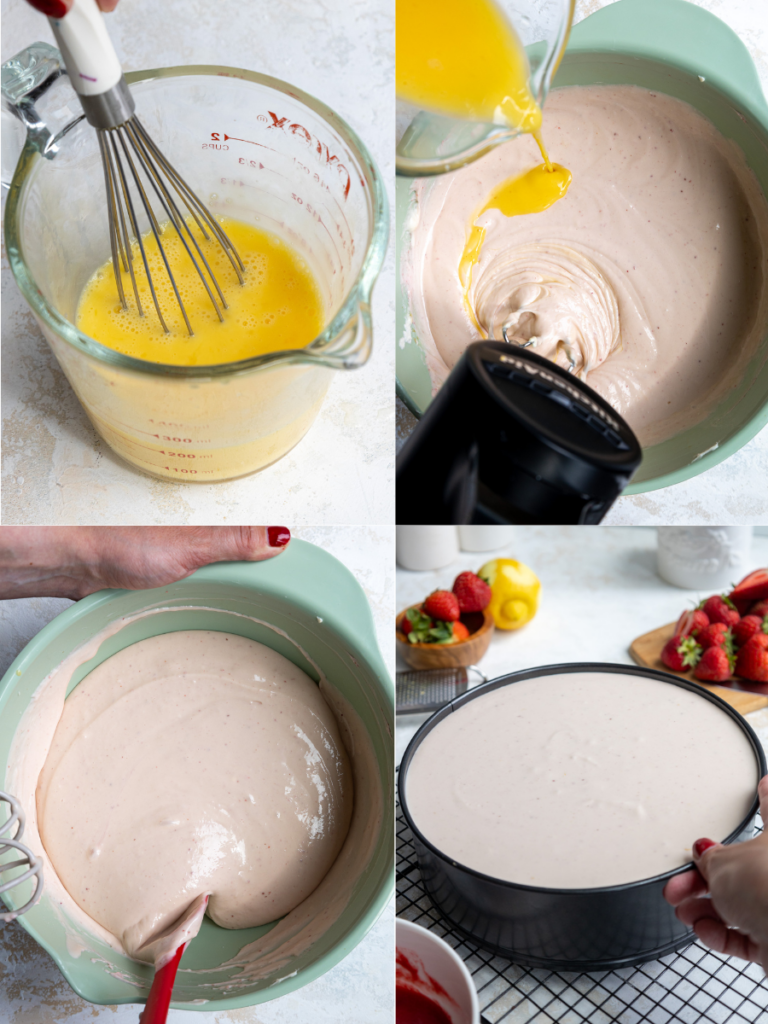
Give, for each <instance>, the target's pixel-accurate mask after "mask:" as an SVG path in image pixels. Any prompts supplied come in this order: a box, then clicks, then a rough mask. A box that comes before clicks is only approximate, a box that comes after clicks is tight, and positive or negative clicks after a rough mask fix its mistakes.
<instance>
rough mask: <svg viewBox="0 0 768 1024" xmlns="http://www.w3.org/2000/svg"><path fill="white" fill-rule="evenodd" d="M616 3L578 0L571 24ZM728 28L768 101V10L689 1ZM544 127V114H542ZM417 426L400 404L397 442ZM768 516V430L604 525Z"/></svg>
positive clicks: (722, 0) (638, 498)
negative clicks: (710, 466)
mask: <svg viewBox="0 0 768 1024" xmlns="http://www.w3.org/2000/svg"><path fill="white" fill-rule="evenodd" d="M613 2H615V0H576V14H575V17H574V24H575V23H577V22H579V21H582V20H583V19H584V18H586V17H587V16H588V15H589V14H592V13H594V12H595V11H598V10H600V9H601V8H603V7H607V6H608V4H609V3H613ZM692 2H693V3H696V4H698V6H699V7H703V8H704V9H705V10H707V11H710V12H711V13H712V14H714V15H716V16H717V17H718V18H720V19H721V20H722V21H724V22H725V23H726V24H727V25H729V26H730V27H731V28H732V29H733V30H734V31H735V32H736V33H737V34H738V35H739V36H740V37H741V39H742V41H743V42H744V44H745V45H746V47H747V49H748V50H749V53H750V56H751V57H752V60H753V61H754V62H755V66H756V67H757V71H758V74H759V76H760V81H761V83H762V86H763V91H764V92H765V93H766V95H768V4H766V3H765V0H692ZM545 121H546V114H545ZM414 425H415V420H414V418H413V417H412V416H411V414H410V413H409V412H408V410H407V409H406V408H405V406H404V405H403V404H402V402H400V401H399V400H398V403H397V440H398V444H402V443H403V441H404V440H405V437H407V435H408V434H409V433H410V431H411V430H412V429H413V426H414ZM767 511H768V427H764V428H763V429H762V430H761V431H760V433H759V434H758V435H757V436H756V437H754V438H753V439H752V440H751V441H750V442H749V443H748V444H746V445H745V446H744V447H743V448H742V449H741V450H740V451H738V452H737V453H736V454H734V455H732V456H731V457H730V458H729V459H726V460H725V461H724V462H721V463H720V464H719V465H718V466H715V467H714V468H713V469H710V470H708V471H707V472H706V473H701V474H699V475H698V476H696V477H694V478H693V479H691V480H686V481H685V482H684V483H681V484H676V485H675V486H674V487H665V488H662V489H660V490H656V491H649V492H647V493H646V494H636V495H628V496H625V497H621V498H619V499H618V501H617V502H616V503H615V505H614V506H613V508H612V509H611V510H610V511H609V512H608V514H607V516H606V517H605V519H604V520H603V522H604V523H605V524H606V525H607V524H611V525H616V526H632V525H637V526H641V525H648V526H658V525H662V524H669V523H708V524H709V523H711V524H713V525H722V524H732V523H733V524H751V523H755V522H759V521H760V519H761V516H762V517H764V516H765V514H766V512H767Z"/></svg>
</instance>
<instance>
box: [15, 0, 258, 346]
mask: <svg viewBox="0 0 768 1024" xmlns="http://www.w3.org/2000/svg"><path fill="white" fill-rule="evenodd" d="M32 3H33V5H35V6H37V5H36V4H35V3H34V0H32ZM49 20H50V23H51V27H52V29H53V33H54V35H55V36H56V41H57V42H58V44H59V48H60V50H61V54H62V56H63V58H64V63H65V64H66V67H67V72H68V73H69V77H70V79H71V82H72V85H73V87H74V89H75V91H76V92H77V94H78V97H79V99H80V102H81V104H82V107H83V111H84V113H85V116H86V119H87V120H88V122H89V124H91V125H93V127H94V128H96V129H97V132H98V138H99V148H100V150H101V158H102V163H103V166H104V180H105V183H106V192H107V211H108V217H109V239H110V246H111V249H112V267H113V269H114V274H115V282H116V284H117V291H118V295H119V297H120V302H121V304H122V307H123V309H128V303H127V301H126V297H125V290H124V288H123V274H127V275H128V276H129V277H130V281H131V285H132V289H133V295H134V298H135V301H136V309H137V311H138V313H139V315H140V316H143V315H144V310H143V308H142V303H141V299H140V297H139V287H138V285H137V280H136V270H135V267H134V254H135V250H134V242H133V241H132V239H133V240H135V249H138V252H139V254H140V255H141V261H142V263H143V267H144V272H145V274H146V280H147V284H148V286H149V291H150V294H151V296H152V301H153V303H154V306H155V310H156V312H157V315H158V317H159V319H160V323H161V324H162V327H163V330H164V331H165V333H166V334H168V333H170V331H169V328H168V325H167V323H166V319H165V318H164V317H163V313H162V311H161V309H160V303H159V301H158V298H157V292H156V288H155V282H154V281H153V279H152V273H151V271H150V265H149V261H148V259H147V254H146V251H145V247H144V242H143V240H142V233H141V230H140V228H139V219H138V216H137V211H141V210H143V212H144V215H145V216H146V219H147V220H148V222H149V227H150V229H151V231H152V234H153V235H154V238H155V241H156V243H157V247H158V251H159V254H160V257H161V259H162V263H163V265H164V267H165V271H166V273H167V274H168V278H169V280H170V284H171V287H172V289H173V293H174V295H175V297H176V301H177V302H178V305H179V309H180V310H181V314H182V316H183V318H184V323H185V324H186V327H187V330H188V332H189V334H190V335H192V334H194V331H193V330H192V324H191V323H190V321H189V317H188V316H187V311H186V309H185V308H184V303H183V301H182V297H181V295H180V293H179V289H178V287H177V284H176V280H175V278H174V276H173V272H172V270H171V265H170V263H169V260H168V256H167V254H166V251H165V249H164V248H163V244H162V241H161V236H162V234H163V230H164V225H166V224H169V225H172V226H173V228H174V229H175V230H176V232H177V234H178V237H179V238H180V240H181V242H182V244H183V246H184V249H185V250H186V252H187V255H188V256H189V258H190V259H191V260H192V263H193V264H194V267H195V269H196V270H197V273H198V275H199V277H200V280H201V281H202V283H203V285H204V286H205V290H206V292H207V293H208V297H209V298H210V300H211V303H212V304H213V307H214V309H215V311H216V313H217V314H218V317H219V320H220V321H223V319H224V315H223V312H222V309H226V308H227V302H226V300H225V298H224V293H223V292H222V290H221V287H220V285H219V283H218V281H217V280H216V278H215V276H214V274H213V272H212V271H211V268H210V265H209V263H208V260H207V259H206V257H205V255H204V253H203V250H202V248H201V246H200V243H199V241H198V238H197V237H196V236H195V233H194V231H193V230H192V225H191V223H190V222H191V221H194V223H195V224H196V225H197V228H198V230H199V232H200V235H201V236H202V238H203V239H205V240H206V241H208V240H209V239H211V238H213V239H215V240H216V241H217V242H218V243H219V244H220V245H221V247H222V248H223V249H224V252H225V253H226V255H227V256H228V257H229V260H230V262H231V264H232V267H233V269H234V271H235V273H236V274H237V277H238V280H239V282H240V284H241V285H242V284H243V273H244V270H245V267H244V265H243V261H242V260H241V259H240V256H239V255H238V253H237V251H236V249H235V247H234V246H233V244H232V242H231V241H230V240H229V238H228V237H227V235H226V233H225V232H224V230H223V229H222V227H221V225H220V224H219V223H218V221H217V220H216V219H215V218H214V217H213V215H212V214H211V212H210V211H209V210H208V208H207V207H206V206H205V204H204V203H203V202H202V201H201V200H200V199H199V198H198V196H197V195H195V193H194V192H193V191H192V189H191V188H190V187H189V186H188V185H187V183H186V182H185V181H184V179H183V178H182V177H181V175H180V174H179V173H178V171H176V170H175V168H174V167H173V166H172V165H171V164H170V163H169V162H168V161H167V160H166V158H165V157H164V156H163V154H162V153H161V152H160V150H159V149H158V147H157V145H156V144H155V143H154V142H153V141H152V139H151V138H150V136H149V135H148V133H147V131H146V129H145V128H144V127H143V125H142V124H141V122H140V121H139V119H138V118H137V117H136V115H135V113H134V110H135V105H134V101H133V97H132V96H131V92H130V90H129V88H128V85H127V83H126V81H125V78H124V77H123V71H122V68H121V66H120V62H119V60H118V59H117V55H116V53H115V51H114V48H113V46H112V43H111V40H110V38H109V35H108V33H107V30H106V26H105V24H104V19H103V17H102V15H101V13H100V11H99V9H98V7H97V4H96V0H74V3H73V5H72V8H71V9H70V11H69V12H68V13H67V14H66V15H65V16H64V17H62V18H50V19H49ZM153 193H154V196H155V201H156V202H157V203H158V204H159V209H160V210H161V211H162V213H161V214H160V215H159V216H158V215H157V214H156V213H155V211H154V209H153V207H152V202H151V201H150V196H151V195H152V194H153ZM174 193H175V197H174ZM181 207H185V208H186V210H187V211H188V215H187V216H185V215H184V214H183V213H182V209H181Z"/></svg>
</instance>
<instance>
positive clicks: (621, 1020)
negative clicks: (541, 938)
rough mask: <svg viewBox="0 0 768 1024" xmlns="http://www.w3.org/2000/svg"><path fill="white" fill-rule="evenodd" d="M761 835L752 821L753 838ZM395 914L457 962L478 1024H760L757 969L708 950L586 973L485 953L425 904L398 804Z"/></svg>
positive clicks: (764, 1008)
mask: <svg viewBox="0 0 768 1024" xmlns="http://www.w3.org/2000/svg"><path fill="white" fill-rule="evenodd" d="M758 822H759V818H758ZM761 831H762V825H760V824H758V825H757V826H756V830H755V834H757V832H761ZM397 914H398V917H403V918H405V919H406V920H408V921H413V922H415V923H416V924H420V925H422V926H423V927H424V928H429V929H430V930H431V931H434V933H435V935H439V936H440V938H442V939H444V940H445V941H446V942H447V943H448V945H449V946H452V947H453V948H454V949H455V950H456V952H457V953H458V954H459V956H460V957H461V958H462V959H463V960H464V962H465V964H466V965H467V969H468V970H469V972H470V974H471V975H472V978H473V980H474V982H475V988H476V989H477V995H478V998H479V1000H480V1012H481V1021H482V1022H483V1024H500V1022H502V1021H503V1022H504V1024H641V1022H647V1024H668V1022H677V1021H681V1022H683V1024H704V1022H706V1024H742V1022H743V1021H749V1022H750V1024H758V1022H760V1024H766V1022H768V980H766V977H765V974H764V972H763V970H762V968H760V967H758V966H757V964H751V963H747V962H746V961H744V960H737V959H736V958H735V957H727V956H721V955H720V954H718V953H713V952H712V951H711V950H709V949H707V948H706V947H705V946H702V945H701V943H699V942H695V943H693V944H692V945H690V946H688V947H687V948H686V949H684V950H683V951H682V952H681V953H670V954H668V955H667V956H664V957H662V958H661V959H660V960H651V961H649V962H648V963H644V964H640V965H639V966H638V967H625V968H621V969H620V970H618V971H590V973H589V974H583V973H579V972H575V971H573V972H569V973H555V972H554V971H548V970H544V969H542V968H538V967H524V966H522V965H521V964H513V963H510V962H509V961H508V960H504V959H503V958H502V957H499V956H495V955H494V954H493V953H488V952H486V950H484V949H481V948H480V947H479V946H476V945H475V944H474V943H473V942H470V941H468V940H467V939H465V938H464V937H463V936H462V935H460V934H459V933H458V932H456V931H454V930H453V929H452V927H451V926H450V924H449V923H448V922H447V921H446V920H445V919H444V918H443V917H442V916H441V915H440V913H439V911H438V910H437V909H436V908H435V907H434V905H433V904H432V901H431V900H430V898H429V896H428V895H427V893H426V890H425V889H424V886H423V884H422V881H421V874H420V872H419V867H418V864H417V861H416V851H415V850H414V848H413V842H412V837H411V830H410V829H409V828H408V826H407V824H406V822H405V819H404V818H403V815H402V812H401V810H400V803H399V801H398V805H397Z"/></svg>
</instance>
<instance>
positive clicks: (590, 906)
mask: <svg viewBox="0 0 768 1024" xmlns="http://www.w3.org/2000/svg"><path fill="white" fill-rule="evenodd" d="M571 672H611V673H620V674H622V675H629V676H644V677H646V678H650V679H658V680H661V681H662V682H665V683H668V684H669V685H670V686H679V687H681V688H682V689H685V690H689V691H690V692H691V693H695V694H696V695H697V696H699V697H701V699H702V700H708V701H710V702H711V703H712V704H715V705H716V706H717V707H719V708H720V709H721V711H722V712H723V714H726V715H729V716H730V717H731V718H732V719H733V721H734V722H736V723H737V724H738V725H739V727H740V728H741V729H742V731H743V732H744V735H745V736H746V737H747V739H748V740H749V742H750V744H751V746H752V749H753V751H754V754H755V761H756V767H757V768H758V775H757V778H760V777H762V776H763V775H765V774H766V770H767V769H766V759H765V754H764V753H763V749H762V746H761V744H760V741H759V740H758V738H757V736H756V735H755V733H754V732H753V730H752V729H751V728H750V726H749V725H748V724H747V722H746V721H745V720H744V719H743V718H742V717H741V715H740V714H739V713H738V712H737V711H735V710H734V709H733V708H732V707H731V706H730V705H729V704H726V703H725V701H723V700H721V699H720V698H719V697H716V696H715V695H714V694H712V693H710V692H709V691H708V690H705V689H704V688H703V687H701V686H699V685H697V684H696V683H693V682H689V681H688V680H685V679H680V678H679V677H677V676H673V675H669V674H667V673H666V672H656V671H654V670H653V669H644V668H637V667H635V666H630V665H611V664H605V663H571V664H565V665H546V666H543V667H541V668H534V669H526V670H524V671H522V672H515V673H512V674H511V675H506V676H501V677H499V678H498V679H492V680H490V681H489V682H487V683H483V684H481V685H480V686H477V687H475V688H474V689H472V690H469V691H468V692H467V693H464V694H462V695H461V696H460V697H457V698H455V699H454V700H452V701H451V702H450V703H449V704H447V705H446V706H445V707H443V708H442V709H441V710H440V711H438V712H436V713H435V714H434V715H433V716H432V717H431V718H430V719H429V720H428V721H426V722H425V723H424V725H422V727H421V728H420V729H419V731H418V732H417V733H416V735H415V736H414V737H413V739H412V740H411V742H410V744H409V745H408V748H407V750H406V752H405V755H404V757H403V760H402V764H401V766H400V780H399V791H400V804H401V807H402V809H403V814H404V816H405V819H406V821H407V823H408V825H409V827H410V829H411V831H412V833H413V841H414V846H415V849H416V854H417V857H418V861H419V868H420V870H421V875H422V878H423V880H424V885H425V887H426V889H427V891H428V893H429V894H430V896H431V898H432V900H433V902H434V903H435V905H436V907H437V908H438V909H439V910H440V912H441V913H442V914H443V916H444V917H445V918H446V919H447V920H448V921H449V922H450V924H451V925H452V926H453V927H455V928H456V929H457V930H458V931H459V932H461V933H462V934H463V935H465V936H466V937H467V938H468V939H470V940H471V941H472V942H475V943H476V944H477V945H479V946H482V947H483V948H484V949H487V950H490V951H491V952H493V953H497V954H499V955H501V956H503V957H506V958H507V959H509V960H512V961H515V962H517V963H522V964H527V965H528V966H531V967H547V968H550V969H551V970H561V971H562V970H566V971H604V970H612V969H615V968H619V967H630V966H632V965H633V964H639V963H643V962H644V961H647V960H655V959H657V958H658V957H660V956H664V955H665V954H666V953H671V952H674V951H675V950H678V949H681V948H683V947H684V946H687V945H690V943H691V942H693V941H694V940H695V938H696V937H695V935H694V933H693V932H692V931H691V930H690V929H689V928H687V927H686V926H685V925H684V924H682V923H681V922H680V921H678V919H677V918H676V917H675V912H674V910H673V908H672V907H671V906H670V905H669V904H668V903H667V902H666V900H665V899H664V897H663V896H662V890H663V888H664V886H665V885H666V883H667V882H668V881H669V879H670V878H672V877H673V876H674V875H677V874H681V873H682V872H684V871H688V870H690V868H691V867H692V866H693V865H692V864H691V863H689V864H685V865H683V866H682V867H680V868H677V869H676V870H674V871H668V872H666V873H665V874H662V875H656V876H655V877H653V878H645V879H642V880H640V881H637V882H629V883H626V884H623V885H611V886H606V887H604V888H593V889H548V888H543V887H535V886H530V885H518V884H516V883H514V882H507V881H503V880H501V879H498V878H493V877H491V876H489V875H484V874H482V873H481V872H479V871H475V870H473V869H472V868H468V867H466V866H464V865H463V864H459V863H457V862H456V861H455V860H452V859H451V858H450V857H448V856H447V855H446V854H444V853H443V852H442V851H440V850H439V849H437V848H436V847H435V846H433V845H432V844H431V843H430V842H429V841H428V840H427V839H426V838H425V837H424V836H423V835H422V834H421V832H420V831H419V828H418V825H417V824H416V823H415V822H414V821H413V819H412V817H411V814H410V811H409V809H408V796H407V792H408V784H407V783H408V768H409V765H410V763H411V761H412V760H413V756H414V753H415V752H416V750H417V749H418V747H419V746H420V744H421V743H422V741H423V740H424V738H425V736H427V735H428V734H429V733H430V732H431V731H432V729H434V728H435V726H436V725H437V724H438V723H439V722H441V721H442V720H443V719H444V718H445V717H446V716H447V715H451V714H453V713H454V712H455V711H459V710H460V709H461V708H462V707H464V705H465V704H467V703H468V702H469V701H472V700H475V699H476V698H477V697H480V696H482V695H483V694H485V693H488V692H490V691H491V690H495V689H497V688H498V687H501V686H510V685H513V684H514V683H516V682H519V681H521V680H523V679H535V678H537V677H540V676H550V675H561V674H564V673H571ZM715 756H716V755H715ZM724 770H726V766H724ZM757 811H758V799H757V794H755V799H754V802H753V804H752V807H751V808H750V811H749V814H748V815H747V817H746V818H745V819H744V820H743V821H742V822H741V823H740V824H739V826H738V827H737V828H736V829H735V830H734V831H733V832H732V833H731V834H730V835H729V836H727V837H726V838H725V840H723V841H724V842H725V843H735V842H740V841H742V840H744V839H749V838H750V837H751V836H752V833H753V829H754V821H755V816H756V814H757ZM691 838H692V839H693V838H695V837H693V836H692V837H691ZM712 838H714V839H717V838H719V837H717V836H713V837H712Z"/></svg>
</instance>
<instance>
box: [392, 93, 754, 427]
mask: <svg viewBox="0 0 768 1024" xmlns="http://www.w3.org/2000/svg"><path fill="white" fill-rule="evenodd" d="M544 134H545V138H546V142H547V145H548V146H549V147H550V151H551V156H552V159H553V160H555V161H557V162H558V163H559V164H562V165H564V166H565V167H567V168H568V169H569V170H570V171H571V172H572V175H573V178H572V182H571V185H570V188H569V190H568V193H567V195H566V196H565V197H564V198H562V199H560V200H559V201H557V202H556V203H554V205H552V206H551V207H550V208H549V209H547V210H544V211H543V212H541V213H535V214H528V215H522V216H515V217H505V216H503V214H501V213H500V211H498V210H495V209H491V210H488V211H487V212H485V213H483V214H482V216H481V217H480V218H479V219H477V221H476V222H477V224H479V225H480V226H483V227H485V228H486V229H487V230H486V236H485V240H484V242H483V246H482V250H481V253H480V258H479V261H478V262H477V264H476V265H475V267H474V270H473V274H472V282H471V287H470V289H469V291H468V293H467V296H466V298H465V295H464V291H463V289H462V286H461V284H460V281H459V275H458V267H459V262H460V260H461V257H462V253H463V250H464V246H465V244H466V241H467V238H468V232H469V230H470V228H471V226H472V224H473V223H475V220H476V218H477V213H478V211H479V210H481V209H482V207H483V206H484V204H485V202H486V200H487V199H488V197H489V195H490V193H491V192H492V191H493V189H494V188H495V187H496V186H498V185H499V184H500V183H501V182H503V181H504V180H506V179H509V178H513V177H515V176H517V175H520V174H522V173H523V172H524V171H527V170H529V169H530V168H531V167H533V166H534V165H535V164H537V163H539V162H540V156H539V153H538V150H537V148H536V144H535V142H534V141H533V140H532V139H531V138H529V137H527V136H521V137H519V138H517V139H515V140H514V141H512V142H510V143H508V144H506V145H504V146H501V147H499V148H498V149H496V150H494V151H493V152H492V153H490V154H488V155H487V156H485V157H483V158H482V159H481V160H478V161H476V162H475V163H473V164H471V165H469V166H468V167H465V168H464V169H462V170H461V171H458V172H456V173H455V174H450V175H445V176H443V177H441V178H438V179H429V180H426V181H419V182H417V183H416V184H415V185H414V203H413V207H412V211H411V216H410V219H409V223H408V225H407V231H406V242H407V245H406V253H405V256H404V258H403V262H402V267H403V281H404V285H405V288H406V291H407V294H408V296H409V304H410V311H411V315H412V318H413V327H414V331H415V334H416V335H417V337H418V339H419V341H420V343H421V345H422V346H423V348H424V350H425V353H426V358H427V365H428V368H429V370H430V374H431V377H432V383H433V390H434V391H436V390H437V389H438V388H439V387H440V385H441V384H442V383H443V381H444V380H445V378H446V377H447V375H448V373H449V372H450V370H451V368H452V367H453V366H454V365H455V363H456V362H457V360H458V359H459V357H460V355H461V353H462V352H463V351H464V349H465V348H466V346H467V345H468V344H469V343H470V342H472V341H476V340H478V339H479V338H480V337H493V338H494V339H496V340H498V341H501V340H503V333H502V330H503V329H504V330H505V331H506V335H507V340H509V341H512V342H516V343H518V344H527V345H530V346H531V347H532V349H533V351H536V352H538V353H539V354H541V355H544V356H547V357H549V358H552V359H555V360H556V361H557V362H558V363H560V364H561V365H562V366H564V367H565V368H566V369H570V370H572V371H573V372H575V373H577V374H578V375H579V376H581V377H582V379H585V380H587V382H588V383H589V384H590V385H591V386H592V387H594V388H595V389H596V390H597V391H598V392H599V393H600V394H601V395H602V396H603V397H604V398H605V399H607V401H609V402H610V403H611V405H612V406H613V407H614V408H615V409H616V410H617V411H618V412H619V413H621V414H622V415H623V416H624V417H625V418H626V419H627V421H628V422H629V424H630V426H631V427H632V428H633V429H634V431H635V433H636V434H637V435H638V438H639V439H640V441H641V443H642V444H643V445H644V446H649V445H652V444H656V443H658V442H661V441H663V440H666V439H667V438H669V437H671V436H673V435H675V434H676V433H679V432H680V431H681V430H683V429H685V428H688V427H690V426H693V425H694V424H696V423H697V422H699V421H701V420H702V419H704V418H705V417H707V416H708V415H709V414H710V412H711V411H712V410H713V408H714V407H715V406H716V405H717V403H718V402H719V401H720V400H721V399H722V397H723V396H724V395H725V394H726V393H727V392H728V391H729V390H730V389H732V388H733V387H734V386H735V385H736V384H738V382H739V381H740V380H741V378H742V376H743V374H744V371H745V368H746V366H747V364H748V362H749V361H750V359H752V358H753V357H754V355H755V352H756V350H757V348H758V346H759V344H760V342H761V341H762V339H763V337H764V335H765V332H766V325H768V287H766V283H767V282H768V205H767V204H766V200H765V197H764V196H763V194H762V192H761V190H760V186H759V184H758V182H757V180H756V178H755V176H754V174H753V173H752V172H751V170H750V169H749V167H748V166H747V164H746V161H745V159H744V156H743V154H742V153H741V151H740V150H739V149H738V147H737V146H735V145H734V144H733V143H732V142H730V141H728V140H727V139H725V138H724V137H723V136H722V135H721V134H720V133H719V132H718V131H717V129H716V128H715V127H714V126H713V125H712V124H711V123H710V122H709V121H707V120H706V119H705V118H704V117H702V116H701V115H700V114H699V113H698V112H697V111H695V110H694V109H693V108H692V107H691V106H689V105H688V104H686V103H683V102H681V101H680V100H677V99H674V98H672V97H669V96H665V95H663V94H661V93H653V92H650V91H647V90H645V89H641V88H639V87H636V86H608V85H605V86H582V87H570V88H564V89H556V90H554V91H553V92H552V94H551V95H550V97H549V99H548V101H547V107H546V111H545V116H544ZM467 303H468V304H469V307H470V308H467ZM475 320H476V322H477V325H479V327H480V331H478V329H477V326H476V324H475Z"/></svg>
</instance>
